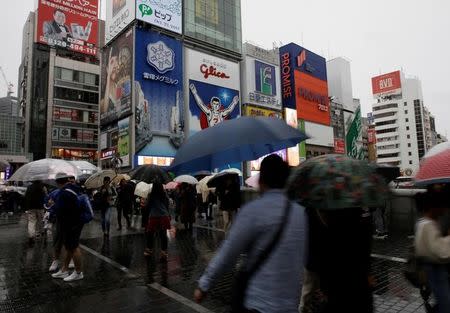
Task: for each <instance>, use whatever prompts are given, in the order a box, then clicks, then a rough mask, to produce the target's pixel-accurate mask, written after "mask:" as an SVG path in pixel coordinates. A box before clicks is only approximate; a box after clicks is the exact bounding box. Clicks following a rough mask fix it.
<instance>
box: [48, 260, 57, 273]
mask: <svg viewBox="0 0 450 313" xmlns="http://www.w3.org/2000/svg"><path fill="white" fill-rule="evenodd" d="M58 268H59V261H58V260H54V261H53V262H52V265H50V268H49V269H48V271H49V272H54V271H56V270H57V269H58Z"/></svg>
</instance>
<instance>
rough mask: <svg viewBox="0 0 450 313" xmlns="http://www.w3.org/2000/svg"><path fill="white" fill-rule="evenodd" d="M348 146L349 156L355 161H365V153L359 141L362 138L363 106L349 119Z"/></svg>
mask: <svg viewBox="0 0 450 313" xmlns="http://www.w3.org/2000/svg"><path fill="white" fill-rule="evenodd" d="M346 129H347V130H348V131H347V135H346V146H347V155H348V156H349V157H351V158H354V159H363V158H364V151H363V149H361V147H359V145H358V141H359V140H360V137H361V135H362V134H361V106H358V108H357V109H356V111H355V113H354V114H353V115H352V116H351V117H350V118H349V123H348V126H347V127H346Z"/></svg>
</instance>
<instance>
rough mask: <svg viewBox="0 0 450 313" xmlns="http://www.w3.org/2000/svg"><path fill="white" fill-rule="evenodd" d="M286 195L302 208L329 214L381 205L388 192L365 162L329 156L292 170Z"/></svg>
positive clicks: (313, 159) (315, 159) (382, 181)
mask: <svg viewBox="0 0 450 313" xmlns="http://www.w3.org/2000/svg"><path fill="white" fill-rule="evenodd" d="M288 194H289V197H290V198H291V199H294V200H296V201H298V202H299V203H300V204H302V205H304V206H306V207H310V208H315V209H321V210H333V209H345V208H353V207H354V208H361V207H377V206H381V205H384V200H386V197H387V196H388V195H389V189H388V186H387V185H386V183H385V182H384V180H383V179H382V178H381V177H380V176H378V175H377V174H376V173H375V170H374V168H373V167H371V166H369V164H368V163H367V162H365V161H361V160H356V159H351V158H349V157H346V156H343V155H334V154H331V155H322V156H319V157H315V158H312V159H309V160H307V161H306V162H304V163H302V164H301V165H300V166H299V167H297V168H296V169H294V171H293V173H292V175H291V177H290V178H289V181H288Z"/></svg>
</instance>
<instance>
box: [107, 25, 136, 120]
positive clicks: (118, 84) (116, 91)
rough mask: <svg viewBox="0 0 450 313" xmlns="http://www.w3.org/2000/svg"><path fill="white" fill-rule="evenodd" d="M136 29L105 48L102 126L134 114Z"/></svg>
mask: <svg viewBox="0 0 450 313" xmlns="http://www.w3.org/2000/svg"><path fill="white" fill-rule="evenodd" d="M132 73H133V29H130V30H128V31H127V32H125V33H123V34H122V35H121V36H120V37H118V38H117V39H116V40H114V42H113V43H112V44H111V45H110V46H108V47H106V48H105V49H104V50H103V62H102V72H101V75H102V79H101V89H100V92H101V94H100V125H102V126H104V125H106V124H109V123H111V122H114V121H117V120H118V119H121V118H123V117H125V116H127V115H130V114H131V92H132Z"/></svg>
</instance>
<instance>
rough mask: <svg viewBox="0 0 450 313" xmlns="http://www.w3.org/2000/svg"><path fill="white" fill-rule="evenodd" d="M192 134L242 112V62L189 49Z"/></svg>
mask: <svg viewBox="0 0 450 313" xmlns="http://www.w3.org/2000/svg"><path fill="white" fill-rule="evenodd" d="M186 73H187V75H186V77H187V84H188V87H189V111H190V117H189V130H190V135H193V134H194V133H195V132H197V131H199V130H201V129H205V128H208V127H210V126H214V125H216V124H218V123H220V122H222V121H224V120H227V119H232V118H236V117H238V116H239V115H240V112H241V109H240V98H239V64H238V63H235V62H231V61H227V60H224V59H221V58H218V57H215V56H212V55H208V54H205V53H202V52H198V51H195V50H192V49H189V48H186Z"/></svg>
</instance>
